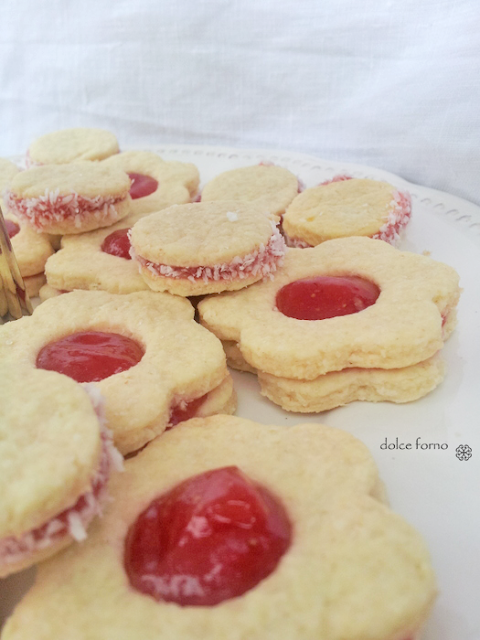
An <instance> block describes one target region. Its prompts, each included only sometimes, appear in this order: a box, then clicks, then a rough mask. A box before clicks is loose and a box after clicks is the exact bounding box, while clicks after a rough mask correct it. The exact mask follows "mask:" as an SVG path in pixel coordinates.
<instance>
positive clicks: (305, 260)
mask: <svg viewBox="0 0 480 640" xmlns="http://www.w3.org/2000/svg"><path fill="white" fill-rule="evenodd" d="M322 275H328V276H352V275H353V276H359V277H362V278H365V279H366V280H369V281H371V282H373V283H375V284H376V285H377V286H378V287H379V288H380V291H381V293H380V296H379V298H378V300H377V301H376V303H375V304H373V305H372V306H370V307H368V308H366V309H364V310H363V311H361V312H360V313H355V314H351V315H346V316H342V317H336V318H329V319H327V320H314V321H310V320H297V319H295V318H290V317H287V316H286V315H283V314H282V313H280V312H279V311H278V310H277V308H276V301H275V300H276V295H277V292H278V291H279V290H280V289H281V288H282V287H283V286H284V285H286V284H288V283H290V282H293V281H296V280H299V279H303V278H311V277H315V276H322ZM459 293H460V290H459V286H458V275H457V273H456V272H455V270H454V269H452V268H451V267H449V266H447V265H445V264H442V263H440V262H436V261H434V260H432V259H430V258H426V257H425V256H420V255H415V254H412V253H407V252H400V251H398V250H397V249H394V248H393V247H391V246H389V245H388V244H386V243H384V242H382V241H380V240H371V239H369V238H344V239H337V240H330V241H328V242H325V243H322V244H321V245H318V246H317V247H315V248H312V249H289V250H288V251H287V254H286V257H285V262H284V265H283V267H281V268H280V269H279V270H278V271H277V273H276V274H275V279H274V280H273V281H270V282H267V281H263V282H261V283H257V284H255V285H252V286H251V287H249V288H248V289H245V290H243V291H239V292H233V293H225V294H220V295H219V296H215V297H211V298H207V299H205V300H203V301H202V302H200V304H199V307H198V309H199V313H200V318H201V322H202V324H204V326H206V327H207V328H208V329H210V330H211V331H213V332H214V333H215V335H217V336H218V337H219V338H220V339H221V340H228V341H234V342H236V343H237V344H238V347H239V349H240V351H241V353H242V355H243V357H244V359H245V360H246V361H247V363H248V364H250V365H251V366H253V367H254V368H256V369H260V370H262V371H265V372H267V373H271V374H272V375H275V376H280V377H286V378H296V379H300V380H312V379H314V378H316V377H318V376H319V375H322V374H324V373H327V372H329V371H339V370H342V369H346V368H351V367H361V368H383V369H398V368H402V367H407V366H410V365H412V364H416V363H418V362H422V361H424V360H427V359H428V358H430V357H431V356H433V355H434V354H435V353H436V352H437V351H438V350H439V349H441V348H442V346H443V344H444V341H445V339H446V338H447V337H448V335H449V333H450V332H451V331H452V330H453V327H454V308H455V306H456V304H457V302H458V297H459Z"/></svg>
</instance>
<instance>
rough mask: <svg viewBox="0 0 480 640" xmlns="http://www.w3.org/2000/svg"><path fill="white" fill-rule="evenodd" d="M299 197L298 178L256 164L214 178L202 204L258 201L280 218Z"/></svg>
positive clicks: (272, 167)
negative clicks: (227, 201) (226, 201)
mask: <svg viewBox="0 0 480 640" xmlns="http://www.w3.org/2000/svg"><path fill="white" fill-rule="evenodd" d="M297 194H298V178H297V177H296V176H295V175H294V174H293V173H291V172H290V171H288V169H284V168H283V167H277V166H275V165H255V166H252V167H243V168H241V169H232V170H230V171H225V172H224V173H221V174H220V175H218V176H216V177H215V178H213V180H211V181H210V182H208V183H207V184H206V185H205V187H204V188H203V191H202V202H212V201H218V200H238V201H239V202H256V203H258V204H261V205H262V206H263V207H264V208H265V210H266V211H267V212H268V213H269V214H270V215H272V216H275V217H277V218H279V217H280V216H281V215H282V213H283V212H284V211H285V209H286V208H287V206H288V205H289V204H290V203H291V202H292V200H293V199H294V198H295V196H296V195H297Z"/></svg>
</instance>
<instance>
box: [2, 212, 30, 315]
mask: <svg viewBox="0 0 480 640" xmlns="http://www.w3.org/2000/svg"><path fill="white" fill-rule="evenodd" d="M32 312H33V309H32V305H31V303H30V300H29V298H28V294H27V290H26V289H25V284H24V282H23V278H22V276H21V275H20V269H19V268H18V264H17V260H16V258H15V254H14V253H13V249H12V243H11V242H10V237H9V235H8V233H7V228H6V226H5V220H4V218H3V214H2V209H1V207H0V324H1V323H2V322H8V321H9V320H18V318H21V317H22V316H25V315H31V313H32Z"/></svg>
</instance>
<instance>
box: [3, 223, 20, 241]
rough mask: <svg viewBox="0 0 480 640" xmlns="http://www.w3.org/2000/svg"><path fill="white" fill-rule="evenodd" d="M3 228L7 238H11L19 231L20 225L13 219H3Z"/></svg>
mask: <svg viewBox="0 0 480 640" xmlns="http://www.w3.org/2000/svg"><path fill="white" fill-rule="evenodd" d="M5 228H6V230H7V233H8V237H9V238H13V236H16V235H17V233H18V232H19V231H20V226H19V225H18V224H17V223H16V222H13V220H5Z"/></svg>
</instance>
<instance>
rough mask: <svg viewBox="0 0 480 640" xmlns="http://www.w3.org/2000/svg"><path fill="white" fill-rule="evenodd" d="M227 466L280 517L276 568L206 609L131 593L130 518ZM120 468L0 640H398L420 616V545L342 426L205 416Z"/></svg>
mask: <svg viewBox="0 0 480 640" xmlns="http://www.w3.org/2000/svg"><path fill="white" fill-rule="evenodd" d="M253 442H254V443H255V446H253V447H252V443H253ZM230 465H235V466H237V467H239V468H240V469H241V470H242V471H243V472H244V473H246V474H247V476H248V477H249V478H251V479H252V480H253V481H254V482H258V483H260V484H261V485H262V486H264V487H265V488H267V489H268V490H269V491H271V492H272V493H273V494H274V496H276V498H277V499H279V500H280V501H281V502H282V503H283V505H284V507H285V509H286V511H287V514H288V517H289V518H290V520H291V522H292V525H293V539H292V543H291V546H290V547H289V548H288V549H287V551H286V552H285V554H284V556H283V557H282V558H281V560H280V563H279V564H278V566H277V567H276V569H275V571H274V572H273V573H272V574H270V575H269V576H268V577H267V578H265V579H264V580H263V581H262V582H260V583H259V584H258V585H257V586H256V587H254V588H253V589H251V590H250V591H248V592H246V593H245V594H244V595H242V596H240V597H237V598H233V599H231V600H226V601H224V602H221V603H220V604H218V605H216V606H214V607H194V606H186V607H180V606H178V605H175V604H172V603H164V602H156V601H155V600H153V599H152V598H151V597H149V596H146V595H144V594H142V593H139V592H137V591H135V590H134V589H132V588H131V587H130V586H129V582H128V578H127V575H126V572H125V570H124V565H123V556H124V545H125V536H126V534H127V531H128V528H129V527H130V525H131V524H132V523H133V522H134V521H135V519H136V518H137V516H138V515H139V514H140V513H141V512H142V511H143V510H144V509H145V508H146V507H147V506H148V505H149V503H150V502H151V501H152V500H153V499H154V498H156V497H158V496H159V495H161V494H162V493H164V492H166V491H168V490H169V489H171V488H172V487H174V486H176V485H177V484H178V483H180V482H182V481H184V480H185V479H187V478H189V477H192V476H194V475H196V474H199V473H203V472H205V471H207V470H210V469H215V468H220V467H225V466H230ZM125 466H126V469H125V473H124V474H119V475H117V476H116V477H114V478H112V483H111V491H112V494H113V495H114V496H115V500H114V502H113V503H112V504H110V505H109V506H108V508H107V511H106V513H105V517H104V519H103V521H102V523H101V526H99V525H95V527H94V531H93V532H92V534H91V535H90V536H89V539H88V540H87V541H86V543H85V544H83V545H82V546H81V547H80V548H78V549H75V550H72V549H69V550H67V551H66V552H64V553H62V554H61V555H60V556H57V558H55V559H53V560H51V561H49V562H47V563H44V564H43V565H42V566H41V567H40V568H39V574H38V578H37V582H36V584H35V586H34V587H33V588H32V589H31V591H30V592H29V593H28V594H27V596H26V597H25V599H24V600H23V601H22V603H21V604H20V605H18V607H17V609H16V611H15V612H14V614H13V616H12V618H11V619H10V620H9V621H8V622H7V624H6V626H5V629H4V632H3V635H2V640H26V639H27V638H29V637H31V636H30V633H31V629H35V638H36V640H47V638H48V640H51V638H62V640H77V639H85V638H88V640H114V639H115V640H134V639H135V640H136V639H137V638H142V639H144V640H154V639H155V640H160V639H163V638H164V639H165V640H167V639H168V640H170V639H171V638H182V639H183V640H200V639H202V640H203V639H204V638H210V637H212V638H213V637H215V638H218V639H219V640H220V639H221V640H238V639H240V638H242V639H243V638H249V639H250V640H279V639H282V640H283V639H285V640H292V638H298V639H301V640H318V638H322V640H358V638H368V640H397V639H402V640H407V638H409V637H412V636H413V634H414V632H415V631H416V630H417V629H418V628H419V627H420V626H421V625H422V623H423V621H424V620H425V618H426V616H427V615H428V612H429V610H430V608H431V604H432V601H433V598H434V596H435V579H434V576H433V572H432V568H431V565H430V560H429V556H428V552H427V550H426V548H425V545H424V542H423V541H422V539H421V538H420V536H419V535H418V534H417V533H416V532H415V531H414V529H413V528H412V527H411V526H410V525H408V524H407V523H406V522H405V521H404V520H403V519H402V518H401V517H399V516H397V515H396V514H394V513H393V512H392V511H391V510H390V509H389V508H387V507H386V506H385V504H383V503H382V501H381V498H382V497H383V491H382V487H381V483H380V481H379V477H378V472H377V469H376V467H375V464H374V462H373V459H372V457H371V456H370V454H369V452H368V450H367V449H366V447H365V446H364V445H362V444H361V443H360V442H359V441H358V440H356V439H354V438H353V437H352V436H350V435H349V434H347V433H344V432H342V431H340V430H338V429H332V428H329V427H325V426H323V425H319V424H308V425H307V424H303V425H297V426H294V427H290V428H288V429H286V428H285V427H275V426H266V425H259V424H256V423H253V422H251V421H248V420H243V419H239V418H232V417H228V416H215V417H213V418H208V419H206V420H201V419H195V420H192V421H189V422H187V423H184V424H183V425H180V426H178V427H176V428H175V429H173V430H172V431H170V432H169V433H167V434H165V435H163V436H162V437H161V438H157V439H156V440H155V441H154V442H152V443H151V444H150V445H149V446H148V447H147V448H146V449H145V450H144V451H143V452H141V453H140V454H139V455H138V456H137V457H136V458H134V459H132V460H129V461H127V462H126V465H125Z"/></svg>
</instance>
